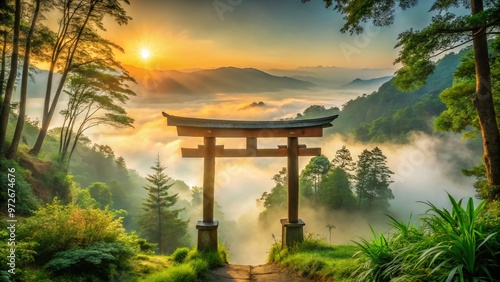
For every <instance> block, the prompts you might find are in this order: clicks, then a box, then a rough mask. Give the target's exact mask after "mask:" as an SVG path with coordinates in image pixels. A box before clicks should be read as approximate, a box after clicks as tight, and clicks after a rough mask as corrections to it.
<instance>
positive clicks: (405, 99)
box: [326, 49, 468, 142]
mask: <svg viewBox="0 0 500 282" xmlns="http://www.w3.org/2000/svg"><path fill="white" fill-rule="evenodd" d="M467 51H468V49H464V50H462V51H460V52H459V53H451V54H448V55H446V56H445V57H443V58H442V59H440V60H439V61H437V63H436V69H435V71H434V73H433V74H432V75H430V76H429V77H428V78H427V81H426V84H425V85H424V86H423V87H421V88H419V89H417V90H415V91H411V92H402V91H400V90H399V89H397V87H396V86H395V85H394V84H393V80H394V79H391V80H390V81H388V82H386V83H384V84H382V86H380V88H379V89H378V90H377V91H376V92H373V93H372V94H369V95H367V94H365V95H362V96H359V97H357V98H355V99H352V100H350V101H348V102H347V103H345V104H344V105H343V108H342V111H341V113H340V115H339V117H338V118H337V119H336V120H335V123H334V126H333V127H331V128H329V129H327V130H326V131H327V132H328V133H342V134H352V135H353V136H354V137H355V138H356V139H358V140H360V141H364V142H369V141H374V142H384V141H389V140H391V141H396V142H405V141H406V137H407V135H406V134H407V133H409V132H411V131H423V132H427V133H431V132H433V120H434V118H435V117H436V116H437V115H439V114H440V113H441V112H442V111H443V110H444V109H445V105H444V104H443V103H442V102H441V101H440V100H439V94H440V93H441V91H443V90H444V89H446V88H448V87H450V86H451V85H452V82H453V73H454V71H455V69H456V68H457V67H458V65H459V64H460V60H461V58H462V57H463V56H464V54H465V53H466V52H467Z"/></svg>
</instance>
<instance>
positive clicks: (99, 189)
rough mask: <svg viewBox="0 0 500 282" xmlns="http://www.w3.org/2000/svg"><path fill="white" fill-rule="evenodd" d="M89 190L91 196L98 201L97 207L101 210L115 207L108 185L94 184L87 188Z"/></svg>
mask: <svg viewBox="0 0 500 282" xmlns="http://www.w3.org/2000/svg"><path fill="white" fill-rule="evenodd" d="M87 190H88V191H89V194H90V196H91V197H92V198H93V199H95V200H96V201H97V203H98V206H97V207H98V208H100V209H101V210H103V209H105V208H106V207H108V208H112V207H113V199H112V194H111V190H110V188H109V187H108V186H107V185H106V183H102V182H93V183H92V184H90V186H89V187H87Z"/></svg>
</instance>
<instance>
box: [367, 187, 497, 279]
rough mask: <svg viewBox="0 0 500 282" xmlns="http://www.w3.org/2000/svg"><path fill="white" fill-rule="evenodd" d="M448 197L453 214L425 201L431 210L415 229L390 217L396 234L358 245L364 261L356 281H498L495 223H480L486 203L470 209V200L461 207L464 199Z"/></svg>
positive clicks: (485, 221) (471, 204)
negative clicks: (492, 225) (493, 226)
mask: <svg viewBox="0 0 500 282" xmlns="http://www.w3.org/2000/svg"><path fill="white" fill-rule="evenodd" d="M448 197H449V200H450V203H451V206H452V209H451V211H448V210H446V209H440V208H438V207H436V206H435V205H433V204H432V203H430V202H425V204H426V205H427V206H429V210H428V212H427V213H426V215H425V216H424V217H423V218H421V219H420V221H419V222H418V225H413V226H411V225H410V223H409V222H408V223H406V224H405V223H402V222H398V221H397V220H395V219H394V218H391V220H392V225H393V227H395V229H396V231H397V232H396V233H394V234H392V235H389V236H388V237H387V238H386V237H385V236H384V235H383V234H381V235H380V237H377V236H375V239H374V240H373V241H367V240H363V239H362V242H361V243H357V244H358V245H359V246H360V248H361V253H363V254H364V257H365V258H366V260H367V263H366V264H364V265H363V266H362V267H360V268H359V269H358V271H357V279H358V280H363V281H394V280H398V281H455V280H457V279H458V280H459V281H493V277H498V274H499V273H498V271H499V270H498V269H500V262H499V254H500V253H499V251H498V250H499V248H498V247H499V244H498V238H499V235H498V233H497V231H495V232H492V230H491V229H490V228H491V226H489V224H492V222H496V220H498V219H497V218H496V219H495V218H494V217H488V218H487V219H481V217H480V215H481V214H482V213H483V209H484V205H485V202H482V203H480V204H479V205H478V206H477V207H474V202H473V200H472V198H470V199H469V200H468V201H467V203H466V204H465V208H464V207H463V205H462V200H460V201H456V200H455V199H454V198H453V197H452V196H450V195H448ZM486 223H488V224H486ZM497 230H498V229H497ZM374 235H375V234H374Z"/></svg>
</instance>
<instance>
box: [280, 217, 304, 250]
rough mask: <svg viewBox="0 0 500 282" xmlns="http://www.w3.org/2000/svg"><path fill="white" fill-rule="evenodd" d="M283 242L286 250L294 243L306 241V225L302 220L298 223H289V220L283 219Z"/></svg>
mask: <svg viewBox="0 0 500 282" xmlns="http://www.w3.org/2000/svg"><path fill="white" fill-rule="evenodd" d="M280 221H281V234H282V236H281V242H282V247H283V248H286V247H289V246H291V245H293V244H294V243H299V242H302V241H304V225H306V224H305V223H304V222H303V221H302V220H301V219H299V221H298V222H294V223H292V222H289V221H288V219H287V218H285V219H281V220H280Z"/></svg>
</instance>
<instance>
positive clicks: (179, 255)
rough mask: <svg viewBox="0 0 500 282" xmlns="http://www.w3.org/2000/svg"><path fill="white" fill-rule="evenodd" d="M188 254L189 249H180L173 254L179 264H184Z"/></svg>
mask: <svg viewBox="0 0 500 282" xmlns="http://www.w3.org/2000/svg"><path fill="white" fill-rule="evenodd" d="M188 253H189V249H188V248H178V249H177V250H175V252H174V253H173V254H172V259H173V260H174V261H175V262H177V263H182V262H184V259H186V257H187V255H188Z"/></svg>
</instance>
